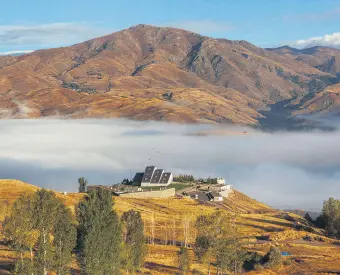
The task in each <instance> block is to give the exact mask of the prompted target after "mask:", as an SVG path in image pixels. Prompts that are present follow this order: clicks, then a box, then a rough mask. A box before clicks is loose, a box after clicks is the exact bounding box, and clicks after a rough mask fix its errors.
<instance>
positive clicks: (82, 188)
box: [78, 177, 88, 193]
mask: <svg viewBox="0 0 340 275" xmlns="http://www.w3.org/2000/svg"><path fill="white" fill-rule="evenodd" d="M78 183H79V193H86V190H87V184H88V182H87V180H86V179H84V177H81V178H79V179H78Z"/></svg>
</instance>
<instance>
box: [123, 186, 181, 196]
mask: <svg viewBox="0 0 340 275" xmlns="http://www.w3.org/2000/svg"><path fill="white" fill-rule="evenodd" d="M175 191H176V190H175V188H170V189H166V190H157V191H143V192H136V193H126V194H120V197H124V198H136V199H146V198H169V197H174V196H175Z"/></svg>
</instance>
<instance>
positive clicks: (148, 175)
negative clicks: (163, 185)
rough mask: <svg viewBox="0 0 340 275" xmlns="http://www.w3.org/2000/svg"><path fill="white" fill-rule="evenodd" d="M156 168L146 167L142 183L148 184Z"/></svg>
mask: <svg viewBox="0 0 340 275" xmlns="http://www.w3.org/2000/svg"><path fill="white" fill-rule="evenodd" d="M155 169H156V166H147V167H146V168H145V172H144V175H143V179H142V182H150V181H151V178H152V175H153V173H154V171H155Z"/></svg>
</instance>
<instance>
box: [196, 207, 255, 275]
mask: <svg viewBox="0 0 340 275" xmlns="http://www.w3.org/2000/svg"><path fill="white" fill-rule="evenodd" d="M195 226H196V229H197V237H196V241H195V246H194V253H195V255H196V257H197V258H198V260H199V261H200V262H201V263H206V264H207V265H208V273H210V266H211V264H212V263H213V262H214V263H215V265H216V266H217V268H218V272H219V273H220V272H222V273H223V272H234V273H237V272H240V271H241V270H242V267H243V265H244V263H245V261H246V260H247V259H248V253H247V251H246V250H245V249H243V247H242V242H241V239H240V237H239V234H238V232H237V227H236V223H235V222H234V218H232V217H230V216H227V215H226V214H224V213H223V212H221V211H217V212H215V213H213V214H211V215H202V216H199V217H198V218H197V220H196V225H195Z"/></svg>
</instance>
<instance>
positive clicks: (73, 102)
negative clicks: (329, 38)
mask: <svg viewBox="0 0 340 275" xmlns="http://www.w3.org/2000/svg"><path fill="white" fill-rule="evenodd" d="M286 51H287V49H286ZM296 51H299V50H296ZM288 52H295V50H294V49H293V50H291V49H288ZM286 55H289V56H291V57H289V58H287V56H286ZM314 55H315V56H314ZM314 55H313V57H310V58H316V59H318V60H319V61H318V62H315V64H314V63H313V64H312V65H311V64H310V63H311V62H301V61H300V60H296V59H298V57H297V58H295V56H294V57H293V54H292V53H287V54H285V55H283V53H282V49H281V50H273V49H271V50H265V49H261V48H258V47H256V46H254V45H252V44H250V43H248V42H246V41H230V40H226V39H213V38H209V37H205V36H201V35H198V34H195V33H192V32H188V31H185V30H180V29H174V28H159V27H153V26H148V25H138V26H135V27H131V28H129V29H126V30H122V31H120V32H116V33H113V34H110V35H107V36H103V37H100V38H96V39H92V40H89V41H86V42H84V43H80V44H76V45H73V46H70V47H64V48H57V49H49V50H40V51H36V52H33V53H31V54H27V55H22V56H16V57H13V56H5V57H0V118H9V117H14V118H23V117H33V118H37V117H44V116H58V117H63V118H84V117H96V118H99V117H128V118H132V119H138V120H150V119H152V120H167V121H176V122H232V123H239V124H257V123H258V119H259V118H261V117H262V116H261V114H260V113H259V112H258V111H260V110H267V109H268V105H269V104H273V103H276V102H278V101H281V100H285V99H290V98H293V97H296V98H297V103H298V102H299V100H301V99H302V98H304V97H305V96H307V95H309V94H310V92H317V91H320V90H321V89H323V88H325V87H326V86H328V85H330V84H334V83H335V82H336V77H335V75H334V73H335V72H337V71H338V61H337V57H335V58H334V61H332V60H328V59H327V58H325V57H324V56H326V55H327V54H326V53H323V55H322V54H314ZM301 56H307V55H306V54H301ZM308 56H311V55H308ZM321 57H322V58H321ZM321 61H323V63H322V62H321ZM169 95H171V96H169Z"/></svg>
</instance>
